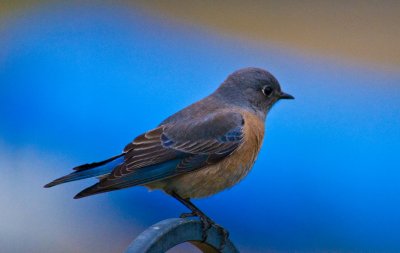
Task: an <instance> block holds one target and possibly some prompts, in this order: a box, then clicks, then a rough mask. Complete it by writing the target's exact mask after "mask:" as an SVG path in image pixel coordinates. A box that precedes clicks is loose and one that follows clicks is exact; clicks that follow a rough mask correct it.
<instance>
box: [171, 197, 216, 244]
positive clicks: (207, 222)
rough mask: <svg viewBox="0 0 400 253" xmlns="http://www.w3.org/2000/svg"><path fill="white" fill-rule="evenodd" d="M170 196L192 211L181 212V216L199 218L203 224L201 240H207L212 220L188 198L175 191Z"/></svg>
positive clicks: (212, 223)
mask: <svg viewBox="0 0 400 253" xmlns="http://www.w3.org/2000/svg"><path fill="white" fill-rule="evenodd" d="M171 196H172V197H174V198H175V199H176V200H178V201H179V202H181V203H182V204H183V205H184V206H186V207H187V208H189V209H190V210H191V211H192V212H191V213H183V214H181V216H180V217H181V218H187V217H194V216H197V217H199V218H200V220H201V223H202V224H203V234H202V240H203V242H204V241H206V240H207V230H209V229H210V228H211V226H212V225H214V224H215V222H214V221H213V220H211V219H210V218H209V217H208V216H207V215H205V214H204V213H203V212H202V211H201V210H200V209H199V208H198V207H196V206H195V205H194V204H193V203H192V202H191V201H190V200H189V199H185V198H182V197H181V196H179V195H178V194H176V193H175V192H172V193H171Z"/></svg>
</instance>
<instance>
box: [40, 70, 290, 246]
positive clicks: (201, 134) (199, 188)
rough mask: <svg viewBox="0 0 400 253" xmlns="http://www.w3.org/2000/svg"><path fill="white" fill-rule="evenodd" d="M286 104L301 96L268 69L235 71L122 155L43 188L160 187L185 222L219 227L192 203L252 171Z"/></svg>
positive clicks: (86, 193) (80, 168)
mask: <svg viewBox="0 0 400 253" xmlns="http://www.w3.org/2000/svg"><path fill="white" fill-rule="evenodd" d="M281 99H294V97H293V96H292V95H289V94H287V93H285V92H283V91H282V90H281V87H280V84H279V82H278V80H277V79H276V78H275V77H274V76H273V75H272V74H271V73H270V72H268V71H267V70H264V69H262V68H257V67H247V68H242V69H239V70H236V71H234V72H233V73H231V74H230V75H229V76H228V77H227V78H226V80H225V81H224V82H223V83H222V84H221V85H220V86H219V87H218V88H217V89H216V90H215V91H214V92H213V93H211V94H210V95H209V96H207V97H205V98H203V99H201V100H199V101H198V102H195V103H193V104H191V105H189V106H187V107H186V108H184V109H182V110H180V111H178V112H177V113H175V114H173V115H172V116H169V117H168V118H166V119H165V120H163V121H162V122H161V123H160V124H159V125H158V126H156V127H155V128H153V129H151V130H149V131H147V132H145V133H143V134H141V135H139V136H137V137H136V138H135V139H133V141H131V142H130V143H128V144H127V145H126V146H125V148H124V149H123V152H122V153H120V154H118V155H116V156H113V157H111V158H108V159H106V160H104V161H100V162H94V163H87V164H83V165H80V166H77V167H75V168H73V170H74V172H72V173H70V174H68V175H66V176H63V177H60V178H58V179H55V180H54V181H52V182H50V183H48V184H46V185H45V186H44V187H46V188H48V187H52V186H55V185H59V184H62V183H66V182H71V181H75V180H81V179H86V178H92V177H97V178H98V179H99V181H98V183H96V184H94V185H92V186H90V187H88V188H86V189H84V190H82V191H81V192H79V193H78V194H77V195H76V196H75V197H74V198H75V199H79V198H83V197H87V196H91V195H94V194H99V193H104V192H109V191H114V190H119V189H123V188H127V187H133V186H145V187H147V188H149V189H150V190H154V189H159V190H162V191H164V192H165V193H166V194H168V195H169V196H172V197H173V198H175V199H176V200H178V201H179V202H181V203H182V204H183V205H184V206H186V207H187V208H188V209H189V210H190V211H191V213H184V214H182V215H181V217H191V216H193V217H194V216H197V217H198V218H199V219H200V220H201V222H202V224H203V232H205V231H207V229H209V228H210V227H211V226H212V225H216V223H215V222H214V221H213V220H212V219H211V218H209V217H208V216H207V215H206V214H205V213H204V212H203V211H201V210H200V209H199V208H198V207H197V206H196V205H194V204H193V202H192V201H191V200H192V199H197V198H205V197H208V196H211V195H213V194H216V193H218V192H221V191H222V190H225V189H228V188H231V187H232V186H234V185H235V184H237V183H238V182H239V181H241V180H242V179H243V178H244V177H245V176H246V175H247V174H248V173H249V171H250V170H251V168H252V167H253V164H254V162H255V161H256V158H257V155H258V153H259V151H260V148H261V145H262V142H263V139H264V132H265V121H266V117H267V114H268V112H269V111H270V109H271V108H272V106H273V105H274V104H275V103H276V102H277V101H279V100H281ZM221 228H222V227H221ZM222 230H223V233H224V236H225V237H227V236H228V232H227V231H226V230H224V229H222ZM205 239H206V234H205V233H203V240H205Z"/></svg>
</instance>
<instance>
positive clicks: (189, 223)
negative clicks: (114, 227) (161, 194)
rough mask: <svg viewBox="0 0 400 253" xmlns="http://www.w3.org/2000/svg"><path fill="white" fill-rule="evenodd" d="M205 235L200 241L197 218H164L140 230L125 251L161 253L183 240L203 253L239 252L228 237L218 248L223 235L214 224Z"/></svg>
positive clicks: (200, 228) (200, 231)
mask: <svg viewBox="0 0 400 253" xmlns="http://www.w3.org/2000/svg"><path fill="white" fill-rule="evenodd" d="M207 235H208V236H207V240H206V241H205V242H202V241H201V240H202V224H201V222H200V221H198V220H195V219H182V218H173V219H166V220H163V221H160V222H158V223H157V224H154V225H152V226H151V227H149V228H148V229H146V230H145V231H144V232H142V233H141V234H140V235H139V236H138V237H136V239H135V240H134V241H133V242H132V243H131V244H130V245H129V247H128V249H127V250H126V251H125V253H162V252H167V251H168V250H169V249H171V248H173V247H174V246H176V245H178V244H181V243H184V242H190V243H192V244H193V245H194V246H196V247H197V248H199V249H200V250H201V251H202V252H204V253H220V252H221V253H239V251H238V250H237V249H236V247H235V246H234V245H233V243H232V242H231V241H230V240H229V239H227V241H226V242H225V247H224V248H223V249H222V251H220V250H218V248H219V246H220V245H221V243H222V240H223V235H222V234H221V233H220V230H218V229H217V228H216V227H215V226H212V227H211V228H210V229H209V230H208V231H207Z"/></svg>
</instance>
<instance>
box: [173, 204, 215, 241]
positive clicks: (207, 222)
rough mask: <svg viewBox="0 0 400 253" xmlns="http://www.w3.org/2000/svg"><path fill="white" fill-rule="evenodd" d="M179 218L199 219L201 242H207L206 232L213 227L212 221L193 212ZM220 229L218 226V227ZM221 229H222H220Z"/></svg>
mask: <svg viewBox="0 0 400 253" xmlns="http://www.w3.org/2000/svg"><path fill="white" fill-rule="evenodd" d="M179 217H180V218H188V217H199V219H200V221H201V224H202V235H201V241H202V242H205V241H206V240H207V236H208V235H207V231H208V230H209V229H210V228H211V227H212V226H213V225H215V222H214V221H213V220H211V219H210V218H208V217H207V216H205V215H204V214H202V213H199V212H196V211H193V212H191V213H183V214H181V215H180V216H179ZM218 227H220V226H218ZM221 228H222V227H221Z"/></svg>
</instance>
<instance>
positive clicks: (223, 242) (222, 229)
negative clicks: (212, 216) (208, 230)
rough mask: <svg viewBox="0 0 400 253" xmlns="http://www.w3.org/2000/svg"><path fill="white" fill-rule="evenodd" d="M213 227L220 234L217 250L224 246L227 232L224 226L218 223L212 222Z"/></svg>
mask: <svg viewBox="0 0 400 253" xmlns="http://www.w3.org/2000/svg"><path fill="white" fill-rule="evenodd" d="M213 226H214V227H216V229H217V230H218V231H219V233H220V234H222V239H221V244H220V245H219V249H218V250H219V251H222V250H223V249H224V248H225V245H226V242H227V241H228V237H229V232H228V230H226V229H225V228H223V227H221V226H220V225H218V224H216V223H214V224H213Z"/></svg>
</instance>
